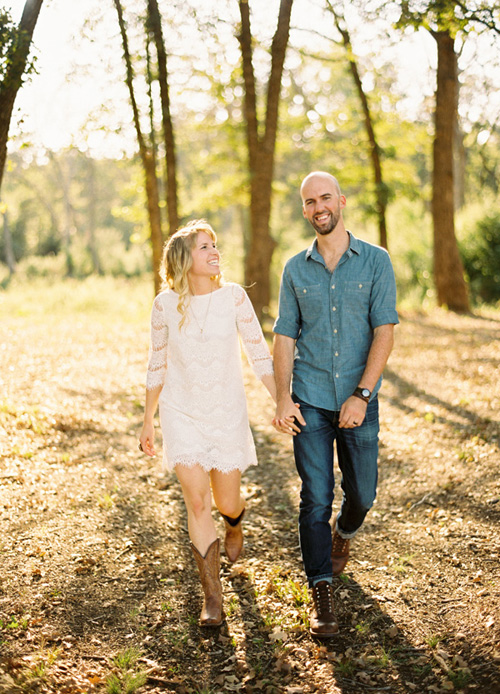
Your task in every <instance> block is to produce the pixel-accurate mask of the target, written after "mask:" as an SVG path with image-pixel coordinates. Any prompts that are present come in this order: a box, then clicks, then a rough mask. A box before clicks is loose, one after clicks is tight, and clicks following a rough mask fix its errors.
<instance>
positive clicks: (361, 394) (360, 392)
mask: <svg viewBox="0 0 500 694" xmlns="http://www.w3.org/2000/svg"><path fill="white" fill-rule="evenodd" d="M371 394H372V392H371V390H368V388H360V387H359V386H358V387H357V388H356V390H355V391H354V393H353V395H354V396H355V397H356V398H361V400H364V401H365V402H369V401H370V395H371Z"/></svg>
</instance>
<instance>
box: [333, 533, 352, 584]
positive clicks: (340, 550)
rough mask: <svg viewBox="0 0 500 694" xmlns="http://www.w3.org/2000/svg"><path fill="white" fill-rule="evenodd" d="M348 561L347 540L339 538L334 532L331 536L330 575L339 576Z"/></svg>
mask: <svg viewBox="0 0 500 694" xmlns="http://www.w3.org/2000/svg"><path fill="white" fill-rule="evenodd" d="M348 559H349V540H345V539H344V538H343V537H341V536H340V535H339V534H338V532H337V531H336V530H334V531H333V536H332V574H333V576H340V574H341V573H342V571H343V570H344V569H345V565H346V564H347V561H348Z"/></svg>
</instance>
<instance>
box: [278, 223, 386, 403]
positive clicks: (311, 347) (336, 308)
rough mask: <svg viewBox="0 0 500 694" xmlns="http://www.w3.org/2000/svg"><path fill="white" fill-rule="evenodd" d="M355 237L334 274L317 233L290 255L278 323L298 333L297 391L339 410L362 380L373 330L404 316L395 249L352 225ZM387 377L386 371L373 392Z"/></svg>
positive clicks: (281, 330)
mask: <svg viewBox="0 0 500 694" xmlns="http://www.w3.org/2000/svg"><path fill="white" fill-rule="evenodd" d="M349 238H350V240H349V248H348V249H347V251H346V252H345V253H344V255H343V256H342V258H341V259H340V261H339V263H338V264H337V267H336V268H335V270H334V271H333V273H332V272H330V271H329V270H328V268H327V267H326V265H325V261H324V259H323V257H322V256H321V254H320V253H319V251H318V248H317V240H316V239H315V240H314V241H313V243H312V244H311V246H310V247H309V248H308V249H307V250H306V251H302V252H301V253H298V254H297V255H295V256H294V257H293V258H290V260H288V262H287V263H286V265H285V268H284V270H283V277H282V279H281V288H280V300H279V315H278V318H277V319H276V322H275V324H274V328H273V330H274V332H275V333H278V334H280V335H287V336H288V337H291V338H293V339H294V340H296V345H295V347H296V349H295V361H294V367H293V380H292V390H293V393H294V394H295V395H297V396H298V397H299V398H300V399H301V400H303V401H304V402H307V403H308V404H309V405H313V406H315V407H321V408H324V409H327V410H334V411H338V410H340V407H341V406H342V404H343V403H344V402H345V400H347V398H348V397H349V396H350V395H352V394H353V392H354V389H355V388H356V387H357V386H358V384H359V380H360V378H361V375H362V374H363V371H364V369H365V366H366V361H367V358H368V352H369V350H370V346H371V343H372V339H373V330H374V329H375V328H376V327H378V326H379V325H386V324H387V323H393V324H396V323H399V319H398V314H397V311H396V281H395V278H394V270H393V268H392V264H391V261H390V258H389V254H388V253H387V251H386V250H385V249H383V248H380V247H379V246H374V245H372V244H370V243H367V242H366V241H361V240H360V239H357V238H355V237H354V236H353V235H352V234H351V233H350V232H349ZM381 383H382V378H380V379H379V381H378V383H377V385H376V387H375V388H374V390H373V395H375V393H377V392H378V390H379V388H380V385H381ZM373 395H372V397H373Z"/></svg>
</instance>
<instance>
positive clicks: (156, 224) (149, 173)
mask: <svg viewBox="0 0 500 694" xmlns="http://www.w3.org/2000/svg"><path fill="white" fill-rule="evenodd" d="M113 1H114V4H115V7H116V12H117V15H118V24H119V26H120V34H121V38H122V44H123V57H124V60H125V66H126V78H125V81H126V84H127V87H128V91H129V96H130V103H131V105H132V112H133V117H134V126H135V131H136V134H137V142H138V144H139V154H140V157H141V162H142V168H143V172H144V183H145V188H146V199H147V210H148V218H149V230H150V240H151V250H152V256H153V278H154V288H155V293H158V292H159V290H160V286H161V278H160V274H159V271H160V265H161V258H162V253H163V233H162V225H161V214H160V194H159V190H158V179H157V177H156V156H155V152H154V148H152V147H148V145H147V143H146V140H145V138H144V135H143V133H142V130H141V123H140V118H139V108H138V106H137V100H136V98H135V90H134V72H133V69H132V60H131V57H130V51H129V47H128V37H127V30H126V26H125V20H124V18H123V9H122V5H121V2H120V0H113Z"/></svg>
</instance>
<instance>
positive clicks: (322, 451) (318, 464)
mask: <svg viewBox="0 0 500 694" xmlns="http://www.w3.org/2000/svg"><path fill="white" fill-rule="evenodd" d="M294 400H295V402H298V403H299V404H300V411H301V413H302V415H303V416H304V419H305V420H306V422H307V426H305V427H302V431H301V432H300V434H297V435H296V436H294V437H293V448H294V454H295V464H296V466H297V471H298V473H299V475H300V478H301V480H302V488H301V492H300V512H299V536H300V547H301V550H302V558H303V560H304V568H305V572H306V576H307V578H308V581H309V585H310V586H311V587H312V586H313V585H314V584H316V583H317V582H318V581H321V580H324V579H327V580H328V579H331V577H332V562H331V556H330V555H331V549H332V530H331V527H330V518H331V515H332V503H333V498H334V486H335V480H334V474H333V442H334V441H336V442H337V458H338V465H339V468H340V470H341V472H342V481H341V487H342V491H343V498H342V504H341V507H340V513H339V515H338V517H337V525H336V527H337V530H338V532H339V534H340V535H341V536H342V537H344V538H351V537H354V535H355V534H356V532H357V531H358V530H359V528H360V527H361V525H362V523H363V521H364V519H365V516H366V514H367V513H368V511H369V509H370V508H371V507H372V505H373V502H374V500H375V495H376V490H377V472H378V471H377V458H378V432H379V422H378V399H377V398H376V397H375V398H374V399H373V400H372V401H371V402H370V403H368V407H367V410H366V417H365V419H364V420H363V423H362V424H361V426H358V427H355V428H354V429H343V428H342V429H341V428H340V427H339V425H338V421H339V412H333V411H331V410H323V409H321V408H318V407H313V406H311V405H308V404H307V403H304V402H302V401H301V400H299V399H298V398H297V397H294Z"/></svg>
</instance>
